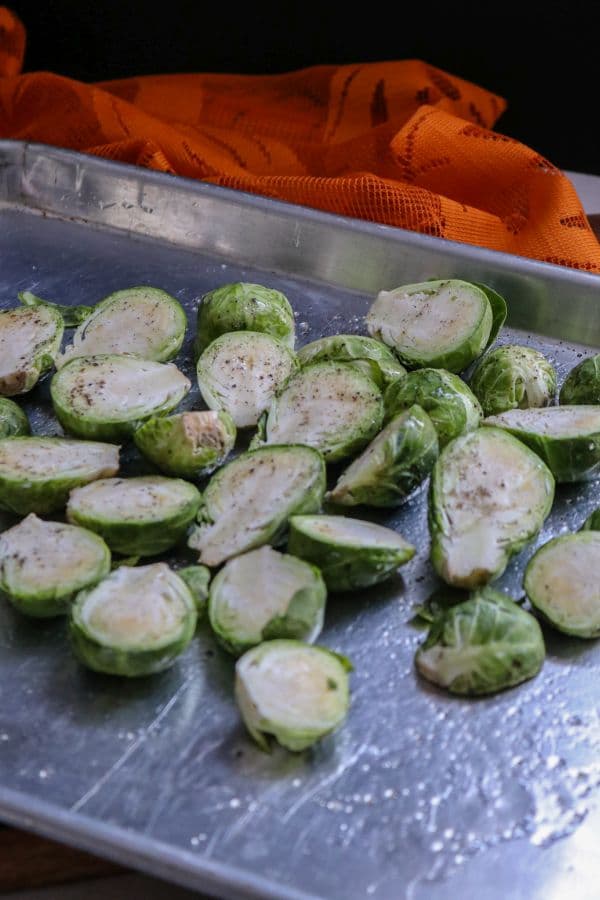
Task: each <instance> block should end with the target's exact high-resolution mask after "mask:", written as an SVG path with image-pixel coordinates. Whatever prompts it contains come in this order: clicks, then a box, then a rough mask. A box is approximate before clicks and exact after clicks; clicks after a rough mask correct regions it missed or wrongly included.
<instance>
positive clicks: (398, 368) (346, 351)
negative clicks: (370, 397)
mask: <svg viewBox="0 0 600 900" xmlns="http://www.w3.org/2000/svg"><path fill="white" fill-rule="evenodd" d="M298 360H299V361H300V365H301V366H303V367H304V366H307V365H311V364H312V363H315V362H322V361H325V360H328V361H330V362H345V363H351V364H352V365H355V366H357V368H360V369H362V371H363V372H364V373H365V374H366V375H368V376H369V377H370V378H371V379H372V380H373V381H374V382H375V384H376V385H377V386H378V387H379V388H381V389H383V388H384V387H386V385H388V384H391V383H392V382H394V381H397V380H398V379H399V378H402V377H403V376H404V375H406V369H405V368H404V366H403V365H402V364H401V363H400V362H399V361H398V358H397V357H396V356H395V354H394V353H393V352H392V351H391V350H390V348H389V347H387V346H386V345H385V344H383V343H382V342H381V341H377V340H375V338H371V337H366V336H364V335H362V334H334V335H331V337H323V338H319V340H317V341H312V343H310V344H305V346H304V347H302V348H301V349H300V350H298Z"/></svg>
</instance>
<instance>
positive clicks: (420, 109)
mask: <svg viewBox="0 0 600 900" xmlns="http://www.w3.org/2000/svg"><path fill="white" fill-rule="evenodd" d="M24 45H25V30H24V28H23V26H22V24H21V23H20V21H19V20H18V18H17V17H16V16H15V15H14V13H11V12H10V11H9V10H8V9H7V8H6V7H0V137H1V138H14V139H17V140H27V141H37V142H41V143H45V144H52V145H55V146H59V147H69V148H71V149H74V150H79V151H82V152H85V153H92V154H96V155H98V156H104V157H107V158H110V159H115V160H120V161H122V162H127V163H134V164H137V165H141V166H146V167H148V168H151V169H157V170H160V171H163V172H170V173H172V174H177V175H185V176H187V177H189V178H197V179H200V180H202V181H208V182H212V183H213V184H219V185H223V186H225V187H229V188H237V189H239V190H244V191H250V192H252V193H256V194H263V195H266V196H268V197H275V198H278V199H280V200H287V201H290V202H292V203H298V204H302V205H304V206H310V207H315V208H318V209H322V210H327V211H329V212H334V213H340V214H342V215H345V216H352V217H356V218H360V219H367V220H369V221H373V222H381V223H384V224H386V225H393V226H397V227H400V228H406V229H409V230H411V231H418V232H421V233H423V234H430V235H436V236H437V237H442V238H448V239H450V240H454V241H462V242H466V243H469V244H476V245H480V246H484V247H489V248H491V249H493V250H503V251H506V252H508V253H515V254H518V255H521V256H528V257H533V258H536V259H540V260H543V261H544V262H550V263H557V264H559V265H564V266H571V267H574V268H578V269H585V270H587V271H590V272H598V273H600V244H599V243H598V241H597V240H596V238H595V237H594V234H593V232H592V230H591V228H590V226H589V223H588V221H587V219H586V216H585V214H584V212H583V208H582V206H581V203H580V201H579V198H578V196H577V193H576V191H575V188H574V187H573V185H572V184H571V182H570V181H569V180H568V178H567V177H566V176H565V175H564V174H563V173H562V172H561V171H560V170H559V169H557V168H556V167H555V166H553V165H552V163H550V162H548V160H546V159H544V157H542V156H540V154H539V153H536V151H535V150H532V149H531V148H529V147H527V146H525V145H523V144H521V143H519V142H518V141H515V140H513V139H511V138H509V137H506V136H504V135H502V134H499V133H496V132H494V131H491V130H490V129H491V128H492V126H493V125H494V123H495V122H496V120H497V118H498V116H499V115H500V114H501V113H502V111H503V110H504V109H505V106H506V104H505V101H504V100H503V99H502V98H500V97H498V96H496V95H494V94H492V93H490V92H489V91H487V90H485V89H483V88H481V87H478V86H477V85H475V84H471V83H470V82H468V81H464V80H463V79H461V78H456V77H454V76H453V75H449V74H447V73H446V72H443V71H441V70H440V69H437V68H435V67H433V66H431V65H428V64H427V63H425V62H421V61H418V60H406V61H399V62H394V61H390V62H375V63H357V64H355V65H344V66H328V65H323V66H316V67H311V68H308V69H303V70H300V71H295V72H290V73H286V74H282V75H263V76H253V75H216V74H190V75H156V76H148V77H142V78H128V79H125V80H123V81H111V82H102V83H98V84H84V83H81V82H78V81H74V80H72V79H69V78H64V77H61V76H59V75H54V74H51V73H47V72H36V73H31V74H24V75H22V74H19V72H20V71H21V66H22V61H23V53H24Z"/></svg>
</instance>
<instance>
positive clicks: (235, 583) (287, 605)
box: [208, 546, 327, 656]
mask: <svg viewBox="0 0 600 900" xmlns="http://www.w3.org/2000/svg"><path fill="white" fill-rule="evenodd" d="M326 599H327V588H326V587H325V582H324V581H323V578H322V576H321V573H320V572H319V570H318V569H317V568H316V567H315V566H311V565H310V564H309V563H307V562H304V561H303V560H301V559H297V558H296V557H295V556H290V555H289V554H287V553H279V552H278V551H277V550H273V548H272V547H268V546H266V547H260V548H259V549H258V550H251V551H250V552H249V553H243V554H242V555H241V556H236V557H235V559H230V560H229V562H227V563H226V564H225V566H224V567H223V568H222V569H221V571H220V572H219V573H218V574H217V575H216V576H215V578H214V580H213V582H212V584H211V587H210V598H209V601H208V617H209V620H210V624H211V627H212V629H213V631H214V633H215V635H216V637H217V640H218V641H219V643H220V644H222V645H223V647H225V649H226V650H228V651H229V652H230V653H233V654H234V655H236V656H237V655H239V654H240V653H244V652H245V651H246V650H248V649H249V648H250V647H254V646H255V645H256V644H260V643H261V642H262V641H265V640H269V639H271V638H273V639H274V638H295V639H296V640H299V641H307V642H308V643H312V642H313V641H316V639H317V638H318V636H319V634H320V633H321V629H322V627H323V617H324V614H325V601H326Z"/></svg>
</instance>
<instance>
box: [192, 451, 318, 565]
mask: <svg viewBox="0 0 600 900" xmlns="http://www.w3.org/2000/svg"><path fill="white" fill-rule="evenodd" d="M325 487H326V477H325V463H324V461H323V457H322V456H321V454H320V453H318V452H317V451H316V450H313V449H312V448H310V447H304V446H301V445H295V446H294V445H289V446H281V447H261V448H260V449H258V450H250V451H248V452H247V453H242V454H240V456H238V457H237V458H236V459H234V460H233V461H232V462H230V463H228V464H227V465H226V466H224V467H223V468H222V469H219V471H218V472H217V473H216V474H215V475H213V477H212V478H211V480H210V482H209V484H208V487H207V488H206V491H205V493H204V497H203V501H204V506H203V508H202V510H201V517H202V521H203V524H201V525H200V526H199V527H197V528H196V530H195V531H194V532H193V533H192V536H191V537H190V539H189V541H188V546H189V547H191V548H192V549H194V550H199V551H200V562H201V563H204V564H205V565H207V566H218V565H220V564H221V563H222V562H225V560H227V559H230V558H231V557H232V556H237V555H239V554H240V553H244V552H246V551H247V550H252V549H254V548H255V547H260V546H262V545H263V544H273V543H276V542H277V541H278V540H280V539H281V538H282V536H283V534H284V533H285V529H286V527H287V521H288V519H289V517H290V516H292V515H294V513H301V512H317V511H318V510H319V509H320V508H321V503H322V501H323V496H324V494H325Z"/></svg>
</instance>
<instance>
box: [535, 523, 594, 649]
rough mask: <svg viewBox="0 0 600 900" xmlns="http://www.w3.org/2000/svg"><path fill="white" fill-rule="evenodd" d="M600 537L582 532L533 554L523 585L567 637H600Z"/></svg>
mask: <svg viewBox="0 0 600 900" xmlns="http://www.w3.org/2000/svg"><path fill="white" fill-rule="evenodd" d="M599 570H600V534H599V533H598V532H597V531H579V532H578V533H577V534H563V535H561V536H560V537H556V538H554V539H553V540H551V541H548V543H547V544H544V545H543V547H540V549H539V550H538V551H537V552H536V553H534V555H533V556H532V557H531V559H530V560H529V563H528V564H527V568H526V569H525V578H524V581H523V585H524V587H525V592H526V594H527V596H528V597H529V600H530V602H531V604H532V606H534V607H535V608H536V609H537V610H538V611H539V612H540V613H541V614H542V615H543V617H544V619H546V620H547V621H548V622H550V624H551V625H553V626H554V627H555V628H557V629H558V630H559V631H562V632H564V633H565V634H572V635H575V636H576V637H580V638H595V637H600V585H599V583H598V571H599Z"/></svg>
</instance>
